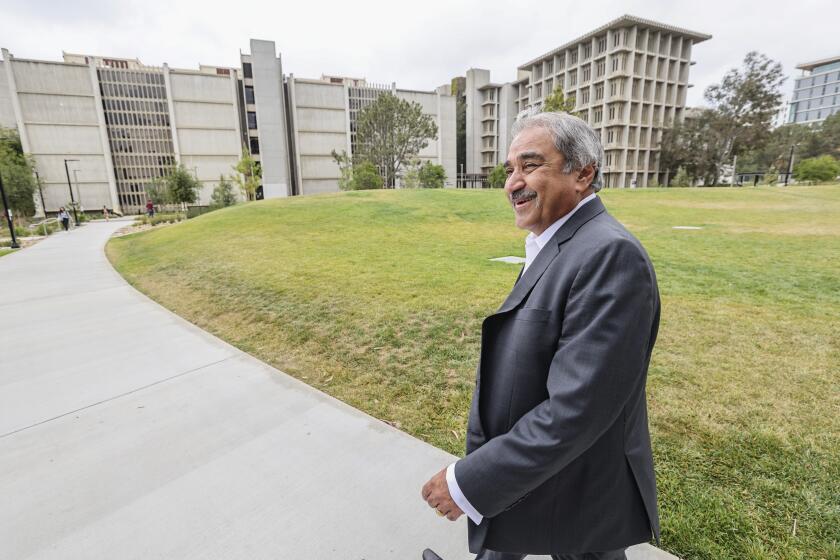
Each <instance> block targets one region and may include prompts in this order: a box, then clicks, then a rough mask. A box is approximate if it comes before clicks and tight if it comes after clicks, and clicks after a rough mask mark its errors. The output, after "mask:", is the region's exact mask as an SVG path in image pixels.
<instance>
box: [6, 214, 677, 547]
mask: <svg viewBox="0 0 840 560" xmlns="http://www.w3.org/2000/svg"><path fill="white" fill-rule="evenodd" d="M122 225H125V222H119V221H116V220H115V221H111V222H107V223H104V222H93V223H90V224H88V225H86V226H84V227H82V228H79V229H76V230H73V231H71V232H69V233H59V234H56V235H53V236H51V237H50V238H49V239H47V240H45V241H42V242H41V243H39V244H37V245H35V246H33V247H30V248H28V249H26V250H23V251H19V252H17V253H14V254H11V255H7V256H4V257H2V258H0V558H4V559H5V558H14V559H17V560H21V559H36V558H37V559H47V558H54V559H62V560H65V559H76V558H79V559H98V558H103V559H104V558H107V559H112V558H119V559H132V558H138V559H140V558H142V559H148V558H162V559H170V558H171V559H192V558H196V559H198V558H200V559H225V560H230V559H248V560H255V559H263V558H264V559H272V560H277V559H290V560H291V559H315V560H318V559H331V558H336V559H365V560H377V559H382V560H385V559H387V560H395V559H399V560H412V559H419V558H420V552H421V551H422V549H423V548H425V547H426V546H431V547H432V548H434V549H435V550H437V551H438V552H439V553H440V554H441V555H442V556H443V557H444V558H445V560H456V559H466V558H471V555H469V554H468V553H467V551H466V526H465V521H464V518H462V519H461V520H459V521H458V522H457V523H454V524H453V523H449V522H447V521H444V520H442V519H440V518H438V517H437V516H436V515H434V513H433V512H432V511H431V510H430V509H429V508H428V507H426V505H425V504H424V503H423V502H422V500H421V499H420V497H419V492H420V487H421V485H422V484H423V483H424V482H425V481H426V480H427V479H428V477H429V476H430V475H432V474H434V473H435V472H437V470H438V469H440V468H442V467H444V466H445V465H447V464H448V463H449V462H450V461H451V460H452V457H451V456H450V455H448V454H446V453H444V452H442V451H440V450H438V449H436V448H434V447H432V446H429V445H427V444H425V443H423V442H421V441H419V440H417V439H414V438H412V437H410V436H408V435H406V434H404V433H402V432H400V431H398V430H396V429H394V428H391V427H390V426H388V425H386V424H384V423H382V422H380V421H378V420H375V419H374V418H372V417H370V416H368V415H366V414H364V413H362V412H360V411H358V410H356V409H353V408H351V407H349V406H347V405H345V404H343V403H341V402H339V401H337V400H335V399H333V398H331V397H329V396H326V395H324V394H323V393H320V392H318V391H316V390H315V389H312V388H311V387H309V386H307V385H305V384H303V383H301V382H299V381H297V380H295V379H293V378H291V377H289V376H287V375H285V374H283V373H282V372H280V371H277V370H276V369H274V368H272V367H270V366H268V365H266V364H264V363H262V362H260V361H258V360H256V359H255V358H253V357H251V356H249V355H247V354H244V353H242V352H240V351H239V350H237V349H235V348H233V347H231V346H230V345H228V344H226V343H224V342H222V341H220V340H219V339H217V338H215V337H213V336H211V335H209V334H207V333H205V332H204V331H202V330H200V329H199V328H197V327H195V326H193V325H191V324H189V323H187V322H186V321H184V320H182V319H180V318H179V317H177V316H175V315H174V314H172V313H170V312H169V311H167V310H165V309H163V308H162V307H160V306H159V305H157V304H156V303H154V302H152V301H151V300H149V299H148V298H146V297H145V296H143V295H141V294H140V293H138V292H137V291H135V290H134V289H133V288H132V287H130V286H129V285H128V284H126V282H125V281H124V280H123V279H122V278H121V277H120V276H119V275H117V273H116V272H115V271H114V270H113V269H112V268H111V266H110V264H109V263H108V261H107V260H106V258H105V256H104V253H103V246H104V244H105V242H106V241H107V239H108V238H109V237H110V235H111V234H112V233H113V232H114V231H116V230H117V229H119V228H120V227H121V226H122ZM657 552H658V551H656V550H655V549H653V548H651V547H647V546H645V547H641V548H639V549H636V550H635V551H634V552H633V554H631V555H630V558H631V560H632V559H641V558H648V557H651V558H652V557H653V555H656V557H657V558H661V557H662V556H659V554H662V553H659V554H657Z"/></svg>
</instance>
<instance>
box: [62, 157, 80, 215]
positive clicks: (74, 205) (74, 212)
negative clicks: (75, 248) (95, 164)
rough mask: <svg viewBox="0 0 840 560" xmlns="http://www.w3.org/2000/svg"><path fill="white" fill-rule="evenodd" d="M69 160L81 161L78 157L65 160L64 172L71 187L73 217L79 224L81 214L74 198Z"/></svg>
mask: <svg viewBox="0 0 840 560" xmlns="http://www.w3.org/2000/svg"><path fill="white" fill-rule="evenodd" d="M68 161H79V160H77V159H65V160H64V173H66V174H67V188H68V189H70V206H72V207H73V219H74V220H75V221H76V226H78V225H79V215H78V214H77V213H76V199H75V198H73V185H71V184H70V171H69V170H68V169H67V162H68Z"/></svg>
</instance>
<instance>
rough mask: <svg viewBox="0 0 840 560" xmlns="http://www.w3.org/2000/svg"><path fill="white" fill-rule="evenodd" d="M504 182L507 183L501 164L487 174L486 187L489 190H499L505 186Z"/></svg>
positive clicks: (503, 167)
mask: <svg viewBox="0 0 840 560" xmlns="http://www.w3.org/2000/svg"><path fill="white" fill-rule="evenodd" d="M505 182H507V173H506V172H505V166H504V165H503V164H501V163H500V164H498V165H497V166H496V167H494V168H493V169H492V170H491V171H490V173H488V174H487V186H488V187H490V188H491V189H501V188H502V187H504V186H505Z"/></svg>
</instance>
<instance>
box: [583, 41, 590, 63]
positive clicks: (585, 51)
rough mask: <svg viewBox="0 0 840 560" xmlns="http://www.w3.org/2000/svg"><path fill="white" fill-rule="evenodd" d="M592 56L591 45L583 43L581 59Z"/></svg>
mask: <svg viewBox="0 0 840 560" xmlns="http://www.w3.org/2000/svg"><path fill="white" fill-rule="evenodd" d="M591 56H592V45H591V44H588V45H584V46H583V60H588V59H589V57H591Z"/></svg>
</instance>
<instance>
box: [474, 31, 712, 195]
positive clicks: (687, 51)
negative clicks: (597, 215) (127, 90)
mask: <svg viewBox="0 0 840 560" xmlns="http://www.w3.org/2000/svg"><path fill="white" fill-rule="evenodd" d="M709 38H711V36H710V35H707V34H704V33H697V32H694V31H689V30H686V29H682V28H678V27H673V26H670V25H666V24H663V23H658V22H655V21H650V20H646V19H642V18H638V17H635V16H629V15H625V16H622V17H620V18H618V19H616V20H613V21H611V22H609V23H607V24H606V25H603V26H601V27H599V28H598V29H595V30H594V31H591V32H589V33H587V34H585V35H583V36H581V37H578V38H577V39H574V40H572V41H570V42H568V43H565V44H563V45H561V46H559V47H557V48H556V49H554V50H552V51H550V52H548V53H545V54H543V55H540V56H539V57H537V58H534V59H533V60H530V61H528V62H526V63H524V64H522V65H520V66H519V67H518V68H517V80H516V81H514V82H510V83H506V84H493V83H491V82H490V76H489V73H488V72H487V71H484V70H471V71H469V72H468V73H467V84H468V85H467V173H485V172H487V170H489V169H491V168H492V167H493V166H494V165H496V164H497V163H499V162H502V161H504V155H505V154H506V152H507V149H508V147H509V146H510V138H509V130H510V127H511V125H512V124H513V121H514V120H515V116H516V115H517V114H519V113H521V112H522V111H525V110H527V109H530V108H532V107H537V106H541V105H542V104H543V102H544V101H545V98H546V97H547V96H548V95H550V94H551V93H552V92H553V91H554V89H555V88H556V87H558V86H559V87H562V88H563V92H564V94H565V95H566V96H567V98H570V99H574V102H575V109H574V112H575V114H577V115H578V116H580V117H581V118H583V119H584V120H587V121H588V122H589V124H591V125H592V126H593V127H594V128H595V130H597V131H598V132H600V134H601V140H602V142H603V144H604V148H605V161H604V169H603V171H604V179H605V185H606V186H608V187H630V186H639V187H644V186H647V185H648V184H649V183H651V182H652V181H653V180H654V179H656V180H657V181H658V182H660V183H662V182H664V181H666V180H667V177H664V176H662V175H661V174H660V173H659V141H660V140H661V137H662V130H663V129H665V128H668V127H671V126H673V125H674V124H675V123H677V122H681V121H682V119H683V116H684V115H683V114H684V109H685V100H686V92H687V90H688V88H689V87H691V84H689V82H688V74H689V68H690V66H691V64H693V62H692V61H691V50H692V47H693V45H694V44H696V43H699V42H702V41H705V40H707V39H709ZM471 137H472V139H471ZM479 139H480V140H479Z"/></svg>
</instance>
